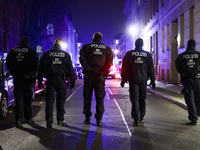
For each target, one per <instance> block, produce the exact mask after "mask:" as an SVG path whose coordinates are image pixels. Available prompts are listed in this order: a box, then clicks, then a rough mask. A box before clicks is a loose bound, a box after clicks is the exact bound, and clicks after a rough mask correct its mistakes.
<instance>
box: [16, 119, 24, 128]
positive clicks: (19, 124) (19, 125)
mask: <svg viewBox="0 0 200 150" xmlns="http://www.w3.org/2000/svg"><path fill="white" fill-rule="evenodd" d="M16 127H17V128H23V125H22V120H21V119H19V120H17V121H16Z"/></svg>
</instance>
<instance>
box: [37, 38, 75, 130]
mask: <svg viewBox="0 0 200 150" xmlns="http://www.w3.org/2000/svg"><path fill="white" fill-rule="evenodd" d="M62 43H63V40H62V39H61V38H57V39H56V40H55V42H54V47H53V49H51V50H48V51H46V52H45V53H44V54H43V55H42V58H41V60H40V64H39V70H38V87H39V88H42V79H43V76H44V77H45V78H46V79H47V81H46V94H45V100H46V110H45V113H46V122H47V124H46V125H47V128H52V123H53V104H54V94H55V92H56V108H57V121H58V125H60V126H65V125H66V123H65V120H64V114H65V109H64V105H65V98H66V82H65V80H66V73H67V72H68V75H69V78H70V88H71V89H72V88H73V87H74V85H75V73H74V69H73V66H72V62H71V58H70V55H69V54H68V53H67V52H65V51H63V50H62V49H61V45H62Z"/></svg>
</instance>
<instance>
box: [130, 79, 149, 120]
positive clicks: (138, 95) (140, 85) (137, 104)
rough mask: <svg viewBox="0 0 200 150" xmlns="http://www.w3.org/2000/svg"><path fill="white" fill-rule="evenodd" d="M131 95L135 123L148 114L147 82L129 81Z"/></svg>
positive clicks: (132, 114)
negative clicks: (146, 101) (146, 100)
mask: <svg viewBox="0 0 200 150" xmlns="http://www.w3.org/2000/svg"><path fill="white" fill-rule="evenodd" d="M129 93H130V100H131V103H132V110H131V116H132V118H133V119H134V121H140V119H143V118H144V116H145V113H146V103H145V99H146V95H147V81H129Z"/></svg>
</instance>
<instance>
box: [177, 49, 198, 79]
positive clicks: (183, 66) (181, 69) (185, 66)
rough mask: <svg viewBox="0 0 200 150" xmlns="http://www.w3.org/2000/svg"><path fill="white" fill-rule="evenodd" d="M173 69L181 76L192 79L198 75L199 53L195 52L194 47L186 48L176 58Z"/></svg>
mask: <svg viewBox="0 0 200 150" xmlns="http://www.w3.org/2000/svg"><path fill="white" fill-rule="evenodd" d="M175 67H176V69H177V71H178V73H180V74H181V75H185V76H187V77H192V78H193V77H194V76H195V75H196V74H197V73H200V52H199V51H196V50H195V48H194V47H188V48H187V49H186V51H185V52H183V53H181V54H179V55H178V57H177V58H176V60H175Z"/></svg>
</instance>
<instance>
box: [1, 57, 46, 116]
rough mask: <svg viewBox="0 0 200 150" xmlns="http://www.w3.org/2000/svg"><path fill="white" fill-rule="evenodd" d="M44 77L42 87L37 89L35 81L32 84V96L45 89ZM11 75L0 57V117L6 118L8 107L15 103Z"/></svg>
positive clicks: (3, 59)
mask: <svg viewBox="0 0 200 150" xmlns="http://www.w3.org/2000/svg"><path fill="white" fill-rule="evenodd" d="M45 81H46V80H45V79H44V80H43V87H44V88H43V89H39V88H38V86H37V80H36V83H34V86H33V91H34V92H33V93H34V94H33V98H34V97H35V94H37V93H40V92H44V91H45V87H46V86H45ZM13 90H14V83H13V76H12V75H11V73H10V72H9V71H8V69H7V66H6V60H5V58H0V119H6V117H7V113H8V108H9V107H10V106H12V105H14V104H15V100H14V94H13Z"/></svg>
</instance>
